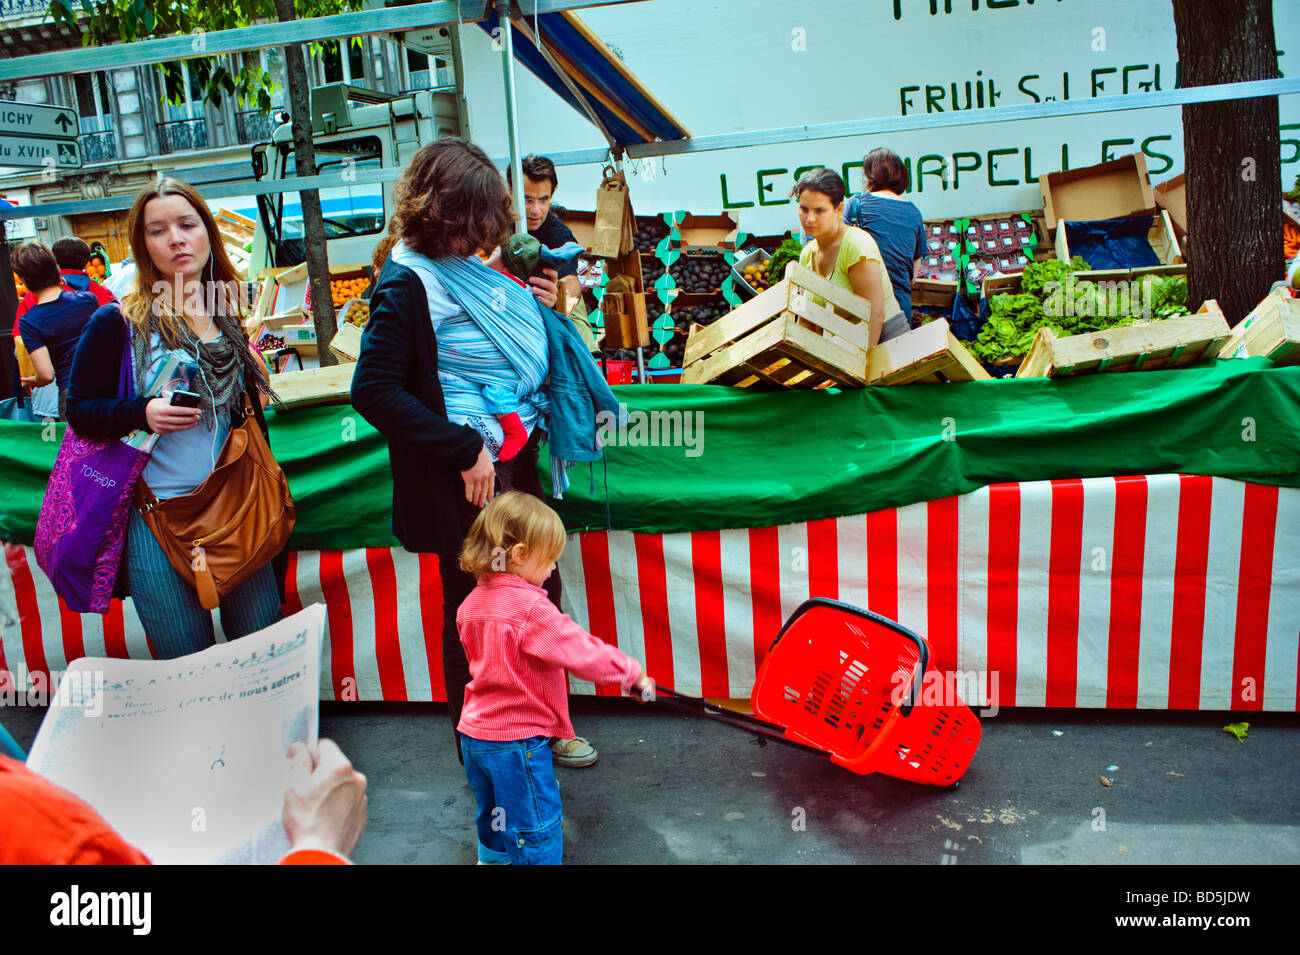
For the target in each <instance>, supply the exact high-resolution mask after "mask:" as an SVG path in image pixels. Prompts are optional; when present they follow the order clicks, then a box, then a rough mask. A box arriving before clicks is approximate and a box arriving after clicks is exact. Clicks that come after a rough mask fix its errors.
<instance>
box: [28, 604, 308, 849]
mask: <svg viewBox="0 0 1300 955" xmlns="http://www.w3.org/2000/svg"><path fill="white" fill-rule="evenodd" d="M324 630H325V608H324V607H323V606H322V605H321V604H313V605H312V606H310V607H308V608H306V609H305V610H303V611H301V612H299V613H297V614H294V615H293V616H292V617H288V618H286V619H285V620H281V621H280V622H279V623H277V624H275V625H274V626H271V627H267V628H266V629H265V630H261V631H259V632H257V633H254V634H249V635H248V636H246V637H241V638H240V639H238V640H235V641H232V642H229V643H219V644H217V645H216V646H214V647H210V648H209V649H207V650H203V651H201V652H199V653H194V654H191V655H189V656H186V657H181V658H180V659H176V660H110V659H103V658H97V657H83V658H82V659H80V660H76V661H74V662H73V663H72V664H70V666H69V668H68V670H67V672H66V673H64V675H63V679H62V680H61V681H60V683H59V691H58V694H57V696H56V698H55V700H54V701H53V702H52V704H51V706H50V709H49V712H47V713H46V716H45V719H44V721H43V722H42V723H41V728H40V731H39V733H37V736H36V741H35V742H34V743H33V744H32V749H31V755H30V756H29V757H28V760H27V765H28V766H29V767H30V768H31V769H32V770H33V771H35V772H38V773H40V774H41V775H42V776H45V777H46V778H47V779H49V780H51V781H52V782H55V783H57V784H58V785H60V786H63V787H64V788H65V789H68V790H70V791H71V792H73V793H76V794H77V795H78V796H80V797H81V798H82V799H84V800H85V801H86V802H88V803H90V805H92V806H93V807H95V809H96V810H98V811H99V813H100V815H102V816H103V817H104V819H105V820H107V821H108V823H109V824H110V825H112V826H113V827H114V828H115V829H117V831H118V832H119V833H120V834H121V835H122V837H123V838H124V839H126V840H127V841H128V842H130V843H132V844H133V845H135V846H137V847H138V848H139V849H141V850H142V851H143V852H144V853H145V854H146V855H148V856H149V858H150V859H151V860H152V861H154V862H155V863H214V862H224V863H267V864H270V863H274V862H277V861H278V860H279V859H280V857H281V856H282V855H283V854H284V853H285V852H287V851H288V849H289V840H288V837H287V836H286V835H285V832H284V825H283V823H282V822H281V813H282V810H283V800H284V790H285V788H286V786H287V785H288V782H289V760H288V753H289V747H290V745H291V744H293V743H294V742H300V743H303V744H304V745H306V746H307V747H308V749H309V750H310V751H311V753H312V755H313V758H314V757H315V755H316V742H317V737H318V733H319V715H320V714H319V698H320V653H321V641H322V639H323V636H324Z"/></svg>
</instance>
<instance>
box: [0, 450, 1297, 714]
mask: <svg viewBox="0 0 1300 955" xmlns="http://www.w3.org/2000/svg"><path fill="white" fill-rule="evenodd" d="M1287 527H1290V528H1293V529H1294V528H1296V527H1300V490H1296V489H1290V488H1276V487H1269V486H1264V485H1257V484H1245V483H1241V482H1238V481H1232V480H1227V479H1223V478H1209V477H1192V476H1186V475H1149V476H1134V477H1117V478H1092V479H1086V480H1058V481H1043V482H1033V483H1013V484H1001V485H994V486H991V487H986V488H981V489H980V490H978V491H975V492H973V493H971V494H966V495H963V496H961V497H949V498H943V499H940V500H935V501H929V502H926V503H922V504H913V505H910V506H907V507H902V508H898V509H896V510H886V511H879V512H876V513H873V514H865V515H857V516H853V517H841V518H832V519H826V520H818V521H810V522H807V523H803V524H793V525H786V526H781V527H769V528H755V529H749V530H728V531H699V532H693V533H686V534H668V535H653V534H634V533H630V532H626V531H614V532H609V533H606V532H593V533H586V534H580V535H574V536H573V537H571V538H570V545H569V547H568V548H567V549H566V551H565V553H564V556H563V557H562V558H561V560H560V573H561V575H562V578H563V581H564V593H565V596H564V603H565V609H566V611H567V612H568V613H569V614H570V615H571V616H572V617H573V618H574V619H575V620H577V621H578V622H579V623H580V624H582V625H583V626H585V627H587V628H588V629H589V630H591V631H592V632H594V633H596V634H598V635H599V636H601V637H603V638H604V639H606V640H609V641H611V642H614V643H617V645H618V646H619V647H621V648H622V649H623V650H625V651H626V652H627V653H629V654H631V655H633V656H635V657H637V658H639V659H641V660H643V661H644V662H645V663H646V667H647V669H648V671H649V672H650V674H651V675H652V676H654V677H655V678H656V679H657V680H659V681H660V682H661V683H663V684H665V685H669V686H673V687H675V688H677V689H678V690H680V691H682V692H685V693H691V694H697V695H705V696H711V697H747V696H748V695H749V692H750V689H751V687H752V685H753V681H754V675H755V672H756V669H757V664H758V661H759V660H760V659H761V658H762V655H763V653H764V651H765V650H766V648H767V646H768V645H769V644H770V642H771V640H772V639H773V637H775V635H776V633H777V631H778V630H779V629H780V626H781V623H782V622H783V621H784V620H785V618H786V617H787V616H788V615H789V614H790V613H791V612H792V611H793V610H794V609H795V607H797V606H798V605H799V604H800V603H801V602H802V601H803V600H805V599H806V598H807V597H809V596H822V597H833V598H837V599H839V600H843V601H846V602H848V603H852V604H856V605H858V606H863V607H867V608H869V609H871V610H873V611H875V612H877V613H880V614H883V615H884V616H887V617H890V618H893V619H896V620H898V621H899V622H901V623H902V624H904V625H905V626H907V627H909V628H911V629H913V630H915V631H917V632H918V633H921V634H922V635H924V636H925V637H926V638H927V639H928V640H929V642H930V646H931V654H932V664H933V667H935V668H937V669H938V670H940V671H941V672H960V673H965V674H971V673H974V674H977V675H978V679H979V680H980V681H981V686H983V687H984V688H985V689H986V690H987V691H989V698H988V700H987V702H988V703H991V704H996V705H998V706H1035V707H1043V706H1047V707H1056V706H1061V707H1111V708H1119V709H1129V708H1147V709H1211V710H1228V709H1231V710H1261V709H1264V710H1285V711H1295V710H1297V709H1300V537H1298V536H1297V535H1296V534H1294V533H1293V532H1288V533H1280V532H1279V530H1280V529H1282V528H1287ZM5 554H6V558H7V564H8V571H9V572H8V573H7V574H0V670H3V669H8V670H12V671H15V672H16V673H18V674H22V673H23V672H24V671H45V670H47V669H48V668H53V669H55V670H59V669H62V668H63V666H64V663H65V661H67V660H69V659H75V658H76V657H79V656H83V655H89V656H100V655H109V656H131V657H144V658H147V657H148V656H149V653H150V652H149V647H148V642H147V641H146V640H145V638H144V634H143V633H142V632H141V629H140V624H139V621H138V619H137V618H136V615H135V613H134V611H133V610H131V609H129V608H127V609H125V610H124V609H123V607H122V606H121V605H116V604H115V605H114V607H113V610H112V612H110V613H109V614H107V615H105V616H103V617H101V616H98V615H92V614H74V613H71V612H69V611H67V610H66V609H65V608H63V607H61V605H60V603H59V601H58V599H57V598H56V597H55V595H54V592H53V591H52V590H51V588H50V586H49V583H48V581H47V580H46V579H45V576H44V574H43V573H41V571H40V570H39V569H37V568H36V564H35V560H34V557H33V555H32V552H31V551H30V549H28V548H22V547H18V546H14V545H5ZM437 563H438V562H437V559H436V558H434V557H432V556H428V555H417V554H410V553H407V552H406V551H403V550H400V549H393V550H386V549H372V550H352V551H319V552H318V551H311V552H302V553H298V554H295V555H294V560H293V562H292V564H291V566H290V575H289V582H288V583H289V590H290V598H289V602H288V605H287V606H286V610H289V611H293V610H296V609H298V608H299V607H300V606H302V605H306V604H310V603H312V602H315V601H322V602H324V603H325V604H326V606H327V609H328V616H329V638H328V641H327V643H326V649H325V659H324V660H323V661H322V684H323V685H322V687H321V696H322V699H360V700H381V699H382V700H416V701H418V700H442V699H445V696H444V688H443V684H442V675H441V663H440V661H441V647H440V639H441V636H440V635H441V626H442V623H441V621H442V592H441V586H440V583H439V578H438V566H437ZM967 684H969V678H968V679H967ZM959 685H960V684H959ZM571 687H572V689H573V692H575V693H586V694H591V693H605V694H612V693H614V692H616V691H615V689H614V688H612V687H593V686H591V685H590V684H584V683H582V682H581V681H577V680H574V681H572V682H571ZM984 702H985V700H978V701H972V703H973V704H975V703H984Z"/></svg>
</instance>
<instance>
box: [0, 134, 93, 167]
mask: <svg viewBox="0 0 1300 955" xmlns="http://www.w3.org/2000/svg"><path fill="white" fill-rule="evenodd" d="M0 166H37V167H40V166H49V167H50V168H52V169H77V168H79V167H80V166H81V145H80V144H79V143H78V142H77V141H76V140H75V139H28V138H27V137H26V136H0Z"/></svg>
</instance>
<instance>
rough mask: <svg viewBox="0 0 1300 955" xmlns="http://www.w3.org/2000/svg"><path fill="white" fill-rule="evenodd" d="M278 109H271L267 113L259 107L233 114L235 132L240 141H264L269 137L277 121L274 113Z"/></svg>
mask: <svg viewBox="0 0 1300 955" xmlns="http://www.w3.org/2000/svg"><path fill="white" fill-rule="evenodd" d="M278 112H280V110H278V109H276V110H272V111H271V112H269V113H263V112H262V111H261V110H260V109H249V110H244V111H243V112H241V113H236V114H235V132H236V134H237V135H238V136H239V141H240V142H241V143H264V142H266V141H267V140H268V139H270V138H271V134H272V133H274V132H275V128H276V126H278V125H279V123H278V122H277V121H276V118H275V117H276V113H278Z"/></svg>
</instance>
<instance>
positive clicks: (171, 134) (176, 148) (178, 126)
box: [157, 117, 208, 153]
mask: <svg viewBox="0 0 1300 955" xmlns="http://www.w3.org/2000/svg"><path fill="white" fill-rule="evenodd" d="M157 125H158V142H159V143H160V144H161V146H162V151H163V152H164V153H177V152H183V151H184V150H186V149H206V148H207V146H208V121H207V120H206V119H203V118H202V117H200V118H198V119H178V120H174V121H172V122H170V123H158V124H157Z"/></svg>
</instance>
